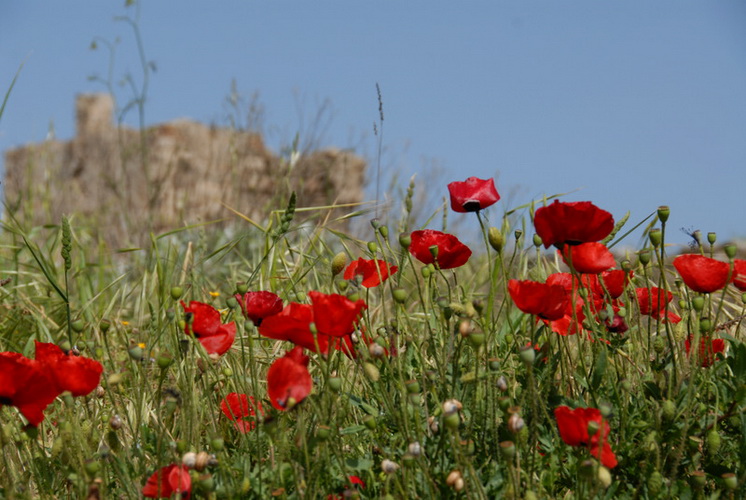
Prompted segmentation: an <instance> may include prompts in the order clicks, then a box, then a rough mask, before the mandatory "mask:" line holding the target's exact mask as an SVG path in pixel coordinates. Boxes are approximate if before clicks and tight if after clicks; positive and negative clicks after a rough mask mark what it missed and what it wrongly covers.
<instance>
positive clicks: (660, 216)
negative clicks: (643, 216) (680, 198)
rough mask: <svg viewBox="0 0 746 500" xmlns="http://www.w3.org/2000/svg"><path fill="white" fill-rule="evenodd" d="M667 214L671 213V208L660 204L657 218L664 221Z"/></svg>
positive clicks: (666, 218)
mask: <svg viewBox="0 0 746 500" xmlns="http://www.w3.org/2000/svg"><path fill="white" fill-rule="evenodd" d="M669 215H671V209H670V208H669V207H668V206H667V205H661V206H659V207H658V220H659V221H661V222H666V221H667V220H668V217H669Z"/></svg>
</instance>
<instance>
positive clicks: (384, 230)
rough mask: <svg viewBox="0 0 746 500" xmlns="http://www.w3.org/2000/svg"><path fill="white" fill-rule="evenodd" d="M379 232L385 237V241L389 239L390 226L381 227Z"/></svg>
mask: <svg viewBox="0 0 746 500" xmlns="http://www.w3.org/2000/svg"><path fill="white" fill-rule="evenodd" d="M378 232H379V233H380V234H381V236H383V238H384V239H387V238H388V237H389V227H388V226H381V227H379V228H378Z"/></svg>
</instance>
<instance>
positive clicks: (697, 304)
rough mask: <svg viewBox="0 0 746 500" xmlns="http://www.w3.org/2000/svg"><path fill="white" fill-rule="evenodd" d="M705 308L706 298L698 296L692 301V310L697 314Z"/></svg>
mask: <svg viewBox="0 0 746 500" xmlns="http://www.w3.org/2000/svg"><path fill="white" fill-rule="evenodd" d="M704 307H705V298H704V297H702V296H701V295H697V296H696V297H694V298H693V299H692V309H694V310H695V311H697V312H700V311H702V309H704Z"/></svg>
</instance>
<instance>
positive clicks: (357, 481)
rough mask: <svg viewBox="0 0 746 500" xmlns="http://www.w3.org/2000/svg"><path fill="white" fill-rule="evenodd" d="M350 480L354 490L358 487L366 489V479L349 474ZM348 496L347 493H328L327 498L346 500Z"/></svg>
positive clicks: (351, 487)
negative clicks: (340, 494)
mask: <svg viewBox="0 0 746 500" xmlns="http://www.w3.org/2000/svg"><path fill="white" fill-rule="evenodd" d="M347 479H348V480H349V481H350V488H349V489H352V490H357V489H358V488H360V489H364V488H365V481H363V480H362V479H360V478H359V477H357V476H349V477H348V478H347ZM345 498H347V495H342V496H339V495H327V497H326V500H344V499H345Z"/></svg>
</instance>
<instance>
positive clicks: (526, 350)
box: [518, 345, 536, 366]
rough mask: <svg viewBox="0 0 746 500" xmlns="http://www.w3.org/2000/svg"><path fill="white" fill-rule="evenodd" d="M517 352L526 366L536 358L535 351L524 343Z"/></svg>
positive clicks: (531, 363)
mask: <svg viewBox="0 0 746 500" xmlns="http://www.w3.org/2000/svg"><path fill="white" fill-rule="evenodd" d="M518 354H519V355H520V357H521V361H523V363H524V364H525V365H526V366H530V365H533V364H534V360H535V359H536V352H535V351H534V348H533V346H530V345H525V346H523V347H521V350H520V351H519V352H518Z"/></svg>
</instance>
